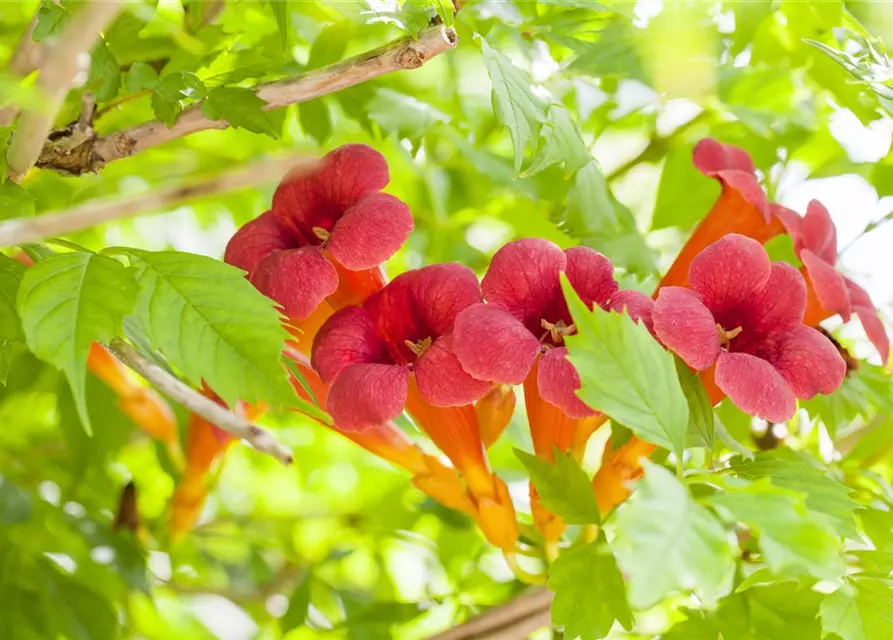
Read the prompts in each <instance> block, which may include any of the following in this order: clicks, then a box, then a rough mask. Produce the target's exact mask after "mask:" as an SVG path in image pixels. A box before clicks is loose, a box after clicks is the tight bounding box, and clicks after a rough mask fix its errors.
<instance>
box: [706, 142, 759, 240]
mask: <svg viewBox="0 0 893 640" xmlns="http://www.w3.org/2000/svg"><path fill="white" fill-rule="evenodd" d="M692 160H693V162H694V165H695V167H696V168H697V169H698V171H700V172H701V173H703V174H704V175H705V176H709V177H711V178H716V179H717V180H719V181H720V182H722V183H723V188H724V189H726V188H728V189H733V190H735V191H737V192H738V193H740V194H741V196H742V197H743V198H744V199H745V200H747V201H748V202H749V203H751V204H752V205H753V206H755V207H756V208H757V209H759V210H760V212H761V213H762V214H763V217H764V219H765V221H766V222H767V223H768V222H770V221H771V219H772V214H771V213H770V210H769V201H768V200H767V199H766V194H765V193H764V192H763V189H762V187H760V183H759V182H758V181H757V177H756V174H755V172H754V166H753V162H752V161H751V159H750V156H749V155H748V154H747V152H746V151H744V150H743V149H741V148H739V147H736V146H733V145H730V144H722V143H721V142H717V141H716V140H713V139H712V138H705V139H704V140H701V141H700V142H698V144H696V145H695V148H694V154H693V158H692Z"/></svg>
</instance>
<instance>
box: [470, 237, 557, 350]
mask: <svg viewBox="0 0 893 640" xmlns="http://www.w3.org/2000/svg"><path fill="white" fill-rule="evenodd" d="M566 264H567V258H566V256H565V255H564V252H563V251H562V250H561V249H559V248H558V246H557V245H555V244H553V243H551V242H549V241H548V240H543V239H541V238H525V239H523V240H515V241H514V242H510V243H508V244H507V245H505V246H504V247H502V248H501V249H500V250H499V251H497V252H496V254H495V255H494V256H493V259H492V260H491V261H490V268H489V269H487V275H485V276H484V279H483V280H482V281H481V289H482V290H483V292H484V298H485V299H486V300H487V302H492V303H495V304H498V305H499V306H501V307H503V308H504V309H506V310H508V312H509V313H511V314H512V315H513V316H515V317H516V318H518V320H520V321H521V322H522V323H523V324H524V326H526V327H527V328H528V329H529V330H531V331H533V332H536V331H539V329H540V320H541V319H542V318H543V316H544V314H545V312H546V311H547V310H549V309H550V308H551V307H552V306H554V305H559V308H561V307H564V306H565V305H564V296H563V295H562V291H561V283H560V281H559V279H558V274H559V272H561V271H563V270H564V268H565V266H566ZM548 319H549V320H550V321H551V322H557V321H558V320H560V319H561V318H548Z"/></svg>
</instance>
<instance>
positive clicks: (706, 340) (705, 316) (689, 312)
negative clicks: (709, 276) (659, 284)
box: [652, 287, 720, 371]
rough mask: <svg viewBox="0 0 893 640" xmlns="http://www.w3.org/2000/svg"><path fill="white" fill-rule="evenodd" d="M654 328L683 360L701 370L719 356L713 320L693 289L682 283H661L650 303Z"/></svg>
mask: <svg viewBox="0 0 893 640" xmlns="http://www.w3.org/2000/svg"><path fill="white" fill-rule="evenodd" d="M652 317H653V318H654V332H655V333H656V334H657V337H658V339H659V340H660V341H661V342H662V343H663V344H664V345H665V346H666V347H667V348H668V349H669V350H670V351H672V352H674V353H675V354H677V355H678V356H679V357H680V358H682V359H683V360H685V363H686V364H687V365H688V366H690V367H692V368H693V369H697V370H698V371H701V370H703V369H706V368H707V367H709V366H710V365H712V364H713V363H714V362H716V358H717V357H718V356H719V352H720V344H719V334H718V332H717V329H716V320H715V319H714V318H713V314H711V313H710V310H709V309H708V308H707V307H705V306H704V303H703V302H701V299H700V298H699V297H698V295H697V294H696V293H694V292H693V291H690V290H688V289H683V288H682V287H664V288H663V289H661V290H660V293H659V294H658V296H657V302H655V303H654V311H653V314H652Z"/></svg>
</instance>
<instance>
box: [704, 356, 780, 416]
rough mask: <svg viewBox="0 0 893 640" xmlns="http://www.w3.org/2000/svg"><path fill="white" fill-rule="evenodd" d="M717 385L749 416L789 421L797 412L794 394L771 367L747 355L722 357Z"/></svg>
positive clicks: (717, 372) (717, 369)
mask: <svg viewBox="0 0 893 640" xmlns="http://www.w3.org/2000/svg"><path fill="white" fill-rule="evenodd" d="M715 377H716V384H717V385H718V386H719V388H720V389H722V390H723V392H725V394H726V395H727V396H729V398H731V400H732V402H734V403H735V404H736V405H737V406H738V408H739V409H741V410H742V411H744V412H745V413H749V414H750V415H752V416H756V417H758V418H764V419H766V420H769V421H770V422H785V421H787V420H789V419H790V418H791V417H792V416H793V415H794V413H795V412H796V410H797V405H796V402H795V400H794V392H793V390H792V389H791V386H790V385H789V384H788V383H787V381H785V379H784V378H783V377H782V376H781V374H780V373H779V372H778V370H776V368H775V367H773V366H772V365H771V364H769V363H768V362H766V361H765V360H763V359H762V358H758V357H756V356H752V355H750V354H747V353H728V352H725V351H724V352H722V353H721V354H719V359H718V360H717V361H716V376H715Z"/></svg>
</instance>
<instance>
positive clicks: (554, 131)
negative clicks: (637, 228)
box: [521, 104, 607, 189]
mask: <svg viewBox="0 0 893 640" xmlns="http://www.w3.org/2000/svg"><path fill="white" fill-rule="evenodd" d="M553 164H563V165H564V169H565V171H568V172H570V173H573V172H576V171H578V170H580V169H582V168H583V167H585V166H586V165H587V164H593V165H594V164H595V163H594V161H593V160H592V156H591V155H590V153H589V149H588V148H587V147H586V145H585V144H584V143H583V138H582V136H581V135H580V130H579V129H578V128H577V125H576V123H575V122H574V118H573V116H572V115H571V113H570V111H568V110H567V109H566V108H565V107H564V106H562V105H559V104H552V105H549V118H548V120H547V121H546V122H545V123H544V124H543V127H542V129H540V146H539V149H537V152H536V156H534V158H533V160H532V161H531V163H530V166H529V167H528V168H527V169H525V170H524V171H523V172H522V173H521V177H528V176H532V175H535V174H537V173H539V172H540V171H542V170H543V169H545V168H547V167H550V166H552V165H553ZM597 170H598V167H597V166H596V171H597ZM600 173H601V172H599V174H600ZM602 182H604V178H602ZM605 189H607V185H605Z"/></svg>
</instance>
